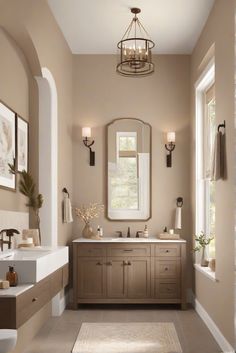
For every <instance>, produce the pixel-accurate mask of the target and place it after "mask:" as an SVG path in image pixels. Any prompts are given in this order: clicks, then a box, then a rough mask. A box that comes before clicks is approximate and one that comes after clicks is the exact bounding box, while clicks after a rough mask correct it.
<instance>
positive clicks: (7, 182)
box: [0, 102, 16, 190]
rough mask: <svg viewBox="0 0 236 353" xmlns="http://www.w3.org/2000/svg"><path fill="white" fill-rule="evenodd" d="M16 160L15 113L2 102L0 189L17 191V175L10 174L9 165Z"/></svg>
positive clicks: (0, 122)
mask: <svg viewBox="0 0 236 353" xmlns="http://www.w3.org/2000/svg"><path fill="white" fill-rule="evenodd" d="M15 158H16V116H15V112H14V111H12V110H11V109H9V108H8V107H7V106H6V105H5V104H4V103H2V102H0V187H1V188H4V189H10V190H16V178H15V175H13V174H11V173H10V172H9V165H8V164H9V163H10V164H14V163H15Z"/></svg>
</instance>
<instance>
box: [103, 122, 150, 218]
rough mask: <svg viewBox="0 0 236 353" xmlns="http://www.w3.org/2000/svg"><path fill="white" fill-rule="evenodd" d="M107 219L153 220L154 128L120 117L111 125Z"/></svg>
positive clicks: (108, 154)
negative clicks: (152, 160) (152, 166)
mask: <svg viewBox="0 0 236 353" xmlns="http://www.w3.org/2000/svg"><path fill="white" fill-rule="evenodd" d="M106 148H107V165H106V168H107V207H106V210H107V218H108V219H109V220H120V221H124V220H141V221H142V220H143V221H144V220H148V219H149V218H151V126H150V125H149V124H148V123H145V122H144V121H142V120H140V119H135V118H120V119H116V120H113V121H112V122H111V123H109V124H108V125H107V145H106Z"/></svg>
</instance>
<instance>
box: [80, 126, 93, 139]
mask: <svg viewBox="0 0 236 353" xmlns="http://www.w3.org/2000/svg"><path fill="white" fill-rule="evenodd" d="M91 135H92V133H91V127H82V137H91Z"/></svg>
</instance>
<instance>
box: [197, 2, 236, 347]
mask: <svg viewBox="0 0 236 353" xmlns="http://www.w3.org/2000/svg"><path fill="white" fill-rule="evenodd" d="M234 4H235V1H234V0H228V1H227V2H226V1H224V0H216V2H215V5H214V7H213V10H212V12H211V14H210V17H209V19H208V21H207V24H206V26H205V28H204V30H203V32H202V34H201V37H200V39H199V41H198V43H197V45H196V47H195V49H194V52H193V55H192V58H191V81H192V141H193V146H192V154H193V156H194V151H195V141H194V140H195V131H194V124H195V115H194V83H195V82H196V80H197V79H198V77H199V75H200V73H201V71H202V69H203V68H204V66H205V65H206V63H207V59H204V57H205V55H207V56H208V59H209V56H212V55H211V54H212V53H213V50H212V49H210V48H211V47H212V45H213V44H215V65H216V81H215V87H216V120H217V123H218V124H219V123H221V122H222V121H223V120H224V119H225V120H226V138H227V164H228V179H227V180H226V181H217V183H216V266H217V278H218V279H219V282H212V281H211V280H209V279H208V278H206V277H205V276H204V275H203V274H201V273H199V272H196V282H195V286H196V288H195V295H196V297H197V300H198V301H199V302H200V303H201V305H202V306H203V307H204V308H205V310H206V311H207V312H208V314H209V315H210V316H211V318H212V319H213V320H214V322H215V323H216V325H217V326H218V327H219V329H220V330H221V332H222V333H223V335H224V336H225V337H226V339H227V340H228V341H229V342H230V344H231V345H233V344H234V297H233V283H234V275H233V261H234V165H235V154H234V150H235V148H234V139H235V127H234V91H233V84H234V13H235V9H234ZM207 53H208V54H207ZM209 53H210V55H209ZM194 190H195V187H194V158H193V159H192V210H193V215H192V217H193V219H194V210H195V196H194V193H195V191H194ZM193 226H194V224H193ZM193 232H194V228H193Z"/></svg>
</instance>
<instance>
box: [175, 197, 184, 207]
mask: <svg viewBox="0 0 236 353" xmlns="http://www.w3.org/2000/svg"><path fill="white" fill-rule="evenodd" d="M183 203H184V200H183V198H182V197H177V199H176V205H177V207H183Z"/></svg>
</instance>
